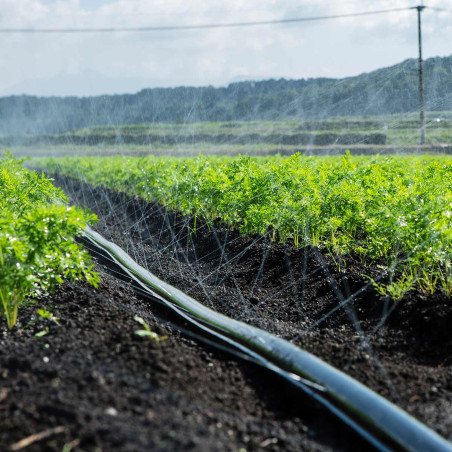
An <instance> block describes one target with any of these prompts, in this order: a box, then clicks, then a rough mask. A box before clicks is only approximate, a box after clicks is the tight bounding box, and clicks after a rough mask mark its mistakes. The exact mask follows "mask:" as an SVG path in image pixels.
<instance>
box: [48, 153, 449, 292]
mask: <svg viewBox="0 0 452 452" xmlns="http://www.w3.org/2000/svg"><path fill="white" fill-rule="evenodd" d="M40 165H42V166H43V167H44V168H45V169H46V170H47V171H49V172H52V173H62V174H65V175H67V176H70V177H75V178H79V179H83V180H86V181H88V182H90V183H91V184H94V185H101V186H104V187H108V188H112V189H114V190H119V191H123V192H125V193H127V194H129V195H132V196H136V195H138V196H140V197H142V198H144V199H146V200H149V201H156V202H159V203H161V204H163V205H166V206H168V207H169V208H171V209H174V210H176V211H178V212H180V213H182V214H191V215H194V216H195V218H197V217H202V218H203V219H204V220H207V221H208V222H209V221H214V219H218V218H220V219H221V221H222V222H223V223H225V224H227V225H228V226H229V227H232V228H237V229H239V230H240V231H241V232H242V233H244V234H250V233H251V234H254V233H258V234H266V235H268V236H269V237H270V238H271V239H272V240H276V241H283V242H292V243H293V244H294V245H295V246H304V245H314V246H318V247H321V248H326V249H328V250H329V251H330V252H331V254H332V255H334V256H341V255H344V254H348V253H353V254H355V255H357V256H359V257H360V259H362V261H363V262H364V263H366V264H369V265H371V264H372V265H373V264H374V263H375V262H379V263H380V264H381V265H383V266H384V267H385V268H386V270H387V272H388V282H387V284H380V285H378V284H377V285H376V287H377V289H378V290H380V291H381V293H384V294H388V295H390V296H391V297H392V298H393V299H399V298H400V297H401V296H403V294H404V293H405V292H406V291H408V290H410V289H412V288H414V287H417V288H418V289H420V290H422V291H425V292H428V293H433V292H434V291H435V290H443V291H444V292H445V293H446V294H447V296H451V295H452V275H451V263H450V258H451V252H452V158H451V157H433V156H418V157H403V156H397V157H383V156H380V157H352V156H350V155H347V156H344V157H316V158H314V157H302V156H300V155H294V156H292V157H289V158H284V157H280V156H274V157H267V158H259V157H255V158H250V157H239V158H228V157H212V156H210V157H205V156H199V157H197V158H191V159H190V158H185V159H184V158H168V157H166V158H158V157H144V158H134V157H112V158H101V159H99V158H90V157H86V158H63V159H54V160H52V159H51V160H43V161H41V162H40ZM195 224H196V222H195ZM195 229H196V226H195ZM194 232H195V231H194Z"/></svg>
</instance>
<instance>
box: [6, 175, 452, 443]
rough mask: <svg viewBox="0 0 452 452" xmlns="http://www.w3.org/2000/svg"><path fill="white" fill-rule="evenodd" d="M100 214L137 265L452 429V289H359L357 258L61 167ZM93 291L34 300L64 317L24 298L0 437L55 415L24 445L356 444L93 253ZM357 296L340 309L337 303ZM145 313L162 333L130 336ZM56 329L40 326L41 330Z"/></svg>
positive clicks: (104, 228)
mask: <svg viewBox="0 0 452 452" xmlns="http://www.w3.org/2000/svg"><path fill="white" fill-rule="evenodd" d="M57 182H58V183H59V184H61V185H63V186H64V188H65V190H66V192H67V193H68V194H70V195H71V198H72V201H73V202H74V203H76V204H78V205H83V206H85V207H90V208H91V209H92V210H93V211H94V212H95V213H97V214H98V215H99V217H100V221H99V223H98V225H97V226H96V228H97V229H98V230H99V232H101V233H102V234H104V235H105V236H106V237H107V238H110V239H112V240H113V241H114V242H115V243H117V244H118V245H120V246H122V247H123V248H124V249H126V250H127V251H128V252H129V254H131V255H132V256H133V257H134V258H135V259H136V260H137V261H138V262H139V263H141V264H142V265H145V266H146V267H148V268H149V269H150V270H151V271H152V272H154V273H155V274H157V275H158V276H160V277H162V278H163V279H165V280H166V281H168V282H170V283H171V284H173V285H175V286H177V287H179V288H181V289H182V290H184V291H186V292H188V293H190V295H191V296H193V297H194V298H196V299H198V300H199V301H201V302H203V303H205V304H206V305H208V306H211V307H214V308H215V309H217V310H219V311H220V312H223V313H225V314H227V315H229V316H231V317H234V318H238V319H241V320H243V321H245V322H248V323H251V324H253V325H256V326H259V327H261V328H264V329H266V330H268V331H271V332H273V333H275V334H277V335H279V336H282V337H285V338H287V339H289V340H293V341H294V342H296V343H298V344H299V345H300V346H302V347H303V348H305V349H306V350H308V351H311V352H312V353H314V354H315V355H317V356H319V357H320V358H322V359H323V360H325V361H327V362H329V363H331V364H333V365H334V366H336V367H338V368H340V369H342V370H344V371H345V372H347V373H349V374H350V375H352V376H353V377H355V378H357V379H358V380H360V381H361V382H363V383H364V384H366V385H367V386H369V387H370V388H372V389H373V390H375V391H377V392H378V393H380V394H382V395H384V396H385V397H388V398H389V399H391V400H393V401H394V402H396V403H397V404H399V405H400V406H401V407H402V408H404V409H406V410H407V411H408V412H410V413H411V414H413V415H414V416H416V417H417V418H418V419H420V420H421V421H422V422H424V423H426V424H427V425H428V426H430V427H431V428H433V429H434V430H436V431H437V432H439V433H440V434H442V435H443V436H445V437H446V438H450V437H451V434H452V333H451V327H450V325H451V324H452V323H451V322H452V301H451V300H449V299H447V298H446V297H445V295H444V294H443V293H442V292H441V291H438V293H437V294H436V295H429V296H425V295H423V294H421V293H418V292H411V293H409V294H408V295H407V296H406V297H405V298H404V299H403V300H402V301H401V302H399V303H397V304H394V303H393V302H391V301H389V300H387V299H384V298H382V297H380V296H378V295H377V294H376V293H375V291H374V290H373V289H372V288H371V287H369V288H368V289H367V290H363V289H364V288H365V287H366V284H367V282H368V280H367V279H366V278H365V277H363V276H362V274H364V273H365V274H367V275H369V276H372V277H378V276H379V275H380V274H381V271H382V270H381V269H380V268H379V267H378V266H377V265H375V266H374V267H372V268H368V267H364V266H363V265H362V264H361V263H360V261H359V260H358V259H356V258H354V257H353V256H347V257H343V258H341V259H339V258H338V257H337V256H336V257H335V258H334V259H333V258H332V257H331V256H330V255H329V254H328V253H327V252H325V251H319V250H318V249H315V248H303V249H296V248H295V247H293V246H291V245H290V244H275V243H271V242H270V241H269V240H268V239H267V238H266V237H258V236H256V237H241V236H240V235H239V234H237V233H236V232H234V231H230V230H227V229H225V228H223V227H221V226H220V225H217V226H216V227H215V228H207V227H206V225H203V224H200V222H199V219H198V221H197V226H196V233H194V232H193V229H194V224H193V219H191V218H189V217H180V216H178V215H176V214H174V213H171V212H167V211H165V209H164V208H162V207H161V206H158V205H150V204H147V203H145V202H143V201H141V200H138V199H134V198H128V197H127V196H125V195H121V194H117V193H113V192H109V191H107V190H100V189H93V188H92V187H89V186H87V185H85V184H81V183H78V182H74V181H65V180H62V179H61V180H58V181H57ZM99 269H100V271H102V275H103V282H102V284H101V286H100V288H99V289H97V290H94V289H92V288H89V287H86V286H84V285H70V284H66V285H64V286H63V287H62V288H61V289H60V290H59V291H58V292H57V293H56V294H54V295H53V296H52V297H51V298H48V299H43V300H40V302H39V303H38V305H39V306H43V305H45V306H47V307H48V309H49V310H51V311H52V313H53V314H54V315H56V316H57V317H59V318H60V320H59V324H56V323H55V322H52V321H51V320H48V319H47V320H43V319H40V318H39V316H37V315H36V314H35V309H36V306H32V307H27V308H24V309H23V310H22V316H21V320H20V325H19V328H18V329H17V330H16V331H14V332H12V333H7V332H6V330H3V331H4V336H3V338H2V340H1V342H0V372H1V373H0V425H1V427H2V428H1V429H0V450H8V447H9V445H11V444H12V443H14V442H15V441H18V440H20V439H21V438H24V437H27V436H28V435H31V434H34V433H39V432H41V431H45V430H46V429H49V428H52V427H55V426H64V427H65V430H64V432H60V433H55V434H54V435H53V436H50V437H48V438H46V439H43V440H40V441H37V442H35V443H34V444H33V445H31V446H30V447H29V448H28V449H27V450H62V447H63V446H64V445H65V444H66V445H67V446H66V450H70V448H71V446H70V445H71V444H72V445H73V446H74V447H73V449H72V450H96V448H97V450H104V451H110V450H118V451H123V450H124V451H127V450H181V449H183V450H185V449H190V448H192V449H194V450H235V451H238V450H240V449H242V448H243V449H246V450H260V449H262V450H328V449H334V450H353V449H355V450H358V449H360V450H363V449H364V448H365V447H367V446H365V445H363V444H362V443H360V440H359V439H358V438H356V437H355V436H354V434H352V433H351V432H349V431H347V430H346V429H344V428H343V426H342V425H340V424H339V425H338V423H336V422H335V421H334V419H332V418H330V416H329V415H327V414H326V413H325V412H324V411H322V410H321V409H320V408H319V407H317V406H316V405H315V404H313V403H312V402H311V401H309V400H300V399H299V398H298V397H295V396H294V393H293V392H292V391H290V390H289V388H287V387H285V385H284V384H283V383H282V382H281V381H280V380H278V379H277V378H276V377H274V376H272V375H269V374H268V373H267V372H266V371H263V370H261V369H259V368H257V367H255V366H253V365H250V364H249V363H245V362H241V361H240V360H239V361H238V360H236V359H234V358H231V357H230V356H228V355H225V354H224V353H220V352H219V351H217V350H215V349H212V348H211V347H209V346H208V345H203V344H202V343H200V342H199V340H196V338H193V337H191V336H187V335H185V334H183V333H182V332H181V330H183V329H184V328H186V325H184V324H181V323H180V322H178V321H177V320H176V319H175V318H173V317H172V316H171V315H170V314H169V313H168V312H166V311H165V310H164V308H162V307H160V306H158V305H155V304H151V302H149V301H145V300H142V299H140V298H137V296H136V295H135V294H134V293H133V292H132V290H131V288H130V287H129V285H128V284H126V283H121V282H118V281H117V280H115V279H113V277H112V276H109V275H108V274H107V273H105V269H103V267H101V266H100V264H99ZM351 295H353V297H352V300H351V301H349V302H348V303H347V304H345V306H344V307H343V308H340V309H337V310H336V311H335V312H332V310H333V309H335V308H337V306H338V305H339V302H340V301H342V300H344V299H348V298H349V297H350V296H351ZM135 313H139V314H140V315H141V316H142V317H144V318H146V321H147V322H148V323H149V325H150V327H151V329H152V330H153V331H155V332H157V333H158V334H160V335H167V336H168V338H167V339H166V340H163V341H161V342H156V341H153V340H150V339H148V340H146V339H142V338H139V337H137V336H136V335H134V334H133V333H134V331H135V330H136V329H139V328H140V325H139V324H138V323H137V322H135V321H134V320H133V315H134V314H135ZM46 327H48V328H49V333H48V334H47V335H45V336H43V337H42V338H36V337H35V336H34V335H35V334H36V332H39V331H43V330H45V328H46Z"/></svg>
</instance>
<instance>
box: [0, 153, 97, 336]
mask: <svg viewBox="0 0 452 452" xmlns="http://www.w3.org/2000/svg"><path fill="white" fill-rule="evenodd" d="M65 201H67V199H66V197H65V195H64V194H63V192H62V191H61V190H59V189H57V188H55V187H54V186H53V185H52V181H51V180H50V179H48V178H46V177H45V176H44V175H43V174H38V173H37V172H34V171H30V170H27V169H25V168H23V166H22V161H20V160H16V159H14V158H12V157H11V156H10V155H8V154H5V155H3V158H1V159H0V315H1V316H2V317H5V318H6V321H7V325H8V328H10V329H11V328H13V326H14V325H15V324H16V321H17V314H18V309H19V307H20V305H21V304H22V303H24V302H25V301H27V300H32V299H33V298H35V297H37V296H40V295H43V294H45V293H48V292H50V291H52V290H53V289H54V288H55V287H56V286H57V285H59V284H61V283H62V282H63V280H64V279H69V280H78V279H81V278H84V279H87V280H88V281H89V282H91V283H92V284H96V282H97V281H98V277H97V275H96V274H95V273H94V272H93V271H92V265H91V264H90V258H89V255H88V254H87V253H86V252H85V251H84V249H83V248H82V247H81V246H80V245H79V244H77V243H76V242H75V240H74V236H75V235H76V234H78V233H80V231H81V229H83V228H84V227H85V224H86V222H91V221H93V220H94V216H92V215H89V214H87V213H84V212H83V211H81V210H80V209H76V208H74V207H66V206H65V205H64V204H63V203H64V202H65Z"/></svg>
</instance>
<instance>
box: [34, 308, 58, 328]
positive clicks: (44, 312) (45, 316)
mask: <svg viewBox="0 0 452 452" xmlns="http://www.w3.org/2000/svg"><path fill="white" fill-rule="evenodd" d="M36 312H37V314H38V315H39V317H41V318H42V319H49V320H50V321H52V322H55V323H56V324H57V325H59V324H60V323H59V322H58V320H60V318H59V317H56V316H54V315H53V314H52V313H51V312H50V311H47V310H45V309H38V310H37V311H36Z"/></svg>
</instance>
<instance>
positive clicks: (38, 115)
mask: <svg viewBox="0 0 452 452" xmlns="http://www.w3.org/2000/svg"><path fill="white" fill-rule="evenodd" d="M424 69H425V94H426V108H427V109H428V110H448V109H450V108H449V107H450V105H452V56H449V57H435V58H430V59H428V60H426V61H425V63H424ZM417 70H418V66H417V60H415V59H409V60H406V61H404V62H402V63H399V64H397V65H394V66H391V67H387V68H383V69H378V70H376V71H373V72H370V73H366V74H361V75H358V76H355V77H348V78H344V79H328V78H313V79H300V80H285V79H279V80H273V79H272V80H265V81H258V82H252V81H246V82H239V83H232V84H230V85H228V86H227V87H220V88H215V87H212V86H208V87H177V88H149V89H143V90H142V91H140V92H138V93H136V94H121V95H104V96H96V97H36V96H29V95H21V96H9V97H3V98H0V134H3V135H17V134H43V133H58V132H63V131H66V130H72V129H77V128H81V127H89V126H93V125H100V124H106V125H108V124H137V123H147V122H180V123H182V122H200V121H230V120H258V119H266V120H280V119H281V120H283V119H289V118H313V119H321V118H326V117H336V116H354V115H360V116H363V115H364V116H365V115H379V114H394V113H405V112H411V111H416V110H417V109H418V104H419V93H418V72H417Z"/></svg>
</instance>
